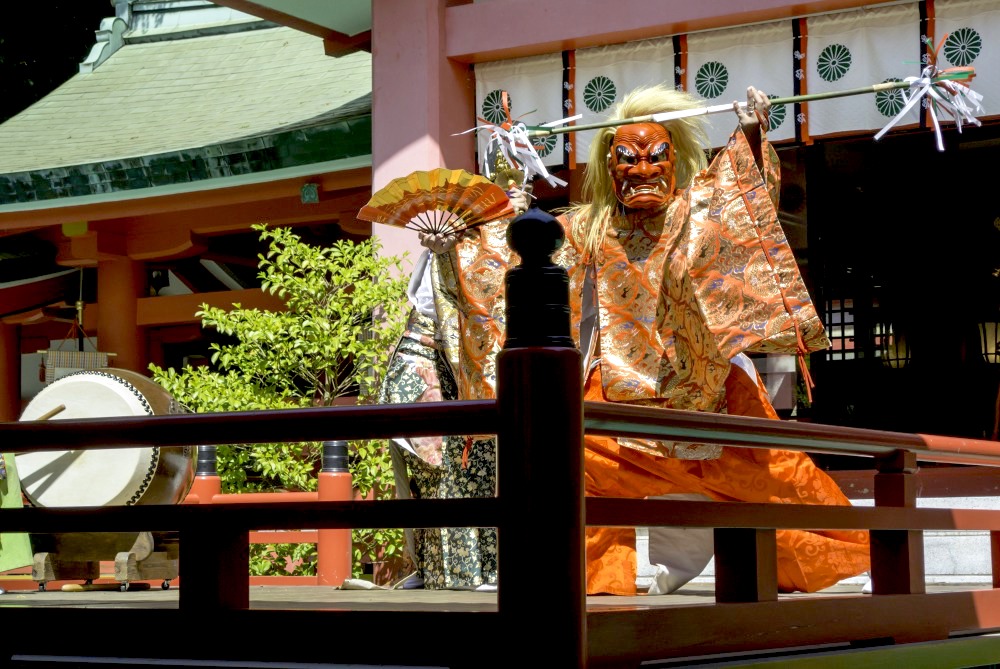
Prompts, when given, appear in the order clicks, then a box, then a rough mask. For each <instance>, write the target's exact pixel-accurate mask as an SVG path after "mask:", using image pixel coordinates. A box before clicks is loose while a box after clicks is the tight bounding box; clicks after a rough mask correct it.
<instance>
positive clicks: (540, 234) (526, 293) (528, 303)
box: [504, 207, 575, 349]
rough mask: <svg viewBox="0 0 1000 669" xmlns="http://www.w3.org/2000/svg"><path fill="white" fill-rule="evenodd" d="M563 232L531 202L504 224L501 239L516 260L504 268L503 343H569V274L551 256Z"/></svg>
mask: <svg viewBox="0 0 1000 669" xmlns="http://www.w3.org/2000/svg"><path fill="white" fill-rule="evenodd" d="M565 240H566V235H565V234H564V233H563V229H562V226H561V225H560V224H559V221H557V220H556V218H555V216H552V215H551V214H549V213H547V212H544V211H542V210H541V209H538V208H535V207H532V208H531V209H529V210H528V211H526V212H525V213H523V214H521V215H520V216H518V217H517V218H515V219H514V220H513V221H511V223H510V225H509V226H508V227H507V243H508V244H509V245H510V247H511V248H512V249H514V250H515V251H517V253H518V255H520V256H521V264H520V265H518V266H516V267H511V268H510V269H509V270H507V276H506V279H505V285H506V289H507V338H506V341H505V342H504V348H505V349H510V348H525V347H527V346H554V347H560V348H573V347H575V344H574V343H573V338H572V336H571V335H570V317H569V276H568V275H567V274H566V270H565V269H563V268H562V267H560V266H559V265H556V264H554V263H553V262H552V254H553V253H555V252H556V251H557V250H558V249H559V247H560V246H562V244H563V242H564V241H565Z"/></svg>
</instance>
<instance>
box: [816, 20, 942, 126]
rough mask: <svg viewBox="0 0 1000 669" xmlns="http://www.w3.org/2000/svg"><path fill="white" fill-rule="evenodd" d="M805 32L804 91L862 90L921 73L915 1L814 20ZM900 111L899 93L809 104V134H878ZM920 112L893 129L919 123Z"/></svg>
mask: <svg viewBox="0 0 1000 669" xmlns="http://www.w3.org/2000/svg"><path fill="white" fill-rule="evenodd" d="M806 26H807V32H808V47H807V51H808V61H809V65H808V69H807V74H806V81H807V87H808V90H807V92H808V93H827V92H831V91H843V90H848V89H851V88H861V87H863V86H871V85H873V84H878V83H882V82H885V81H890V80H902V79H903V78H905V77H915V76H919V75H920V71H921V69H922V68H923V65H922V64H921V62H920V57H921V54H922V51H921V41H920V28H921V26H920V12H919V9H918V7H917V3H915V2H914V3H912V4H906V5H894V6H891V7H880V8H865V9H861V10H854V11H849V12H841V13H837V14H826V15H822V16H813V17H810V18H809V19H807V21H806ZM902 108H903V96H902V92H901V91H887V92H882V93H877V94H874V95H873V94H862V95H852V96H849V97H841V98H830V99H826V100H817V101H813V102H810V103H807V108H806V109H805V114H806V118H807V120H808V123H809V134H810V135H811V136H813V137H818V136H820V135H827V134H831V133H838V132H850V131H874V132H877V131H878V130H881V129H882V127H883V126H884V125H885V124H886V123H888V122H889V120H890V119H892V118H893V117H894V116H895V115H896V114H897V113H898V112H899V111H900V110H901V109H902ZM919 114H920V110H919V108H917V109H913V110H911V111H910V112H909V113H908V115H907V116H906V117H905V118H904V119H903V120H902V121H901V122H900V124H899V125H897V127H900V126H907V125H913V124H916V123H919V122H920V116H919Z"/></svg>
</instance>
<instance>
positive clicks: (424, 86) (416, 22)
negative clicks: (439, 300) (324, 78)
mask: <svg viewBox="0 0 1000 669" xmlns="http://www.w3.org/2000/svg"><path fill="white" fill-rule="evenodd" d="M446 4H447V3H446V1H445V0H376V1H375V2H373V3H372V116H373V119H372V127H373V128H374V132H373V136H372V170H373V172H372V190H378V189H379V188H381V187H383V186H384V185H385V184H387V183H388V182H389V181H391V180H392V179H395V178H397V177H402V176H406V175H407V174H409V173H410V172H412V171H414V170H426V169H433V168H435V167H450V168H463V169H468V170H474V169H475V160H474V157H475V146H474V143H473V138H472V136H471V135H464V136H462V137H454V136H453V134H454V133H459V132H461V131H463V130H466V129H468V128H469V127H471V126H472V125H473V124H474V123H475V119H474V117H473V115H472V110H473V108H474V106H475V82H474V80H473V78H472V72H471V69H470V68H469V66H467V65H463V64H461V63H457V62H453V61H450V60H448V59H447V58H446V57H445V52H444V44H445V25H446V18H445V12H446V9H445V5H446ZM373 227H374V228H375V229H374V230H373V233H374V234H375V235H376V236H378V237H379V239H380V241H381V242H382V245H383V248H384V253H387V254H392V255H402V253H403V252H406V251H408V252H409V253H410V260H411V261H412V260H413V258H414V257H415V256H416V255H417V254H418V253H419V252H420V250H421V248H420V245H419V243H418V241H417V237H416V234H415V233H413V232H410V231H408V230H400V229H397V228H391V227H388V226H384V225H378V224H376V225H374V226H373Z"/></svg>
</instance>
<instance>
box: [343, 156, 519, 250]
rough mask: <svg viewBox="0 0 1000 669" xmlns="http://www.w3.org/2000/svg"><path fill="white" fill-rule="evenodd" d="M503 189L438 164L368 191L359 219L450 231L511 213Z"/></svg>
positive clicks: (467, 173)
mask: <svg viewBox="0 0 1000 669" xmlns="http://www.w3.org/2000/svg"><path fill="white" fill-rule="evenodd" d="M513 215H514V208H513V206H512V205H511V202H510V198H508V197H507V194H506V193H505V192H504V190H503V189H502V188H500V187H499V186H497V185H496V184H494V183H493V182H492V181H490V180H489V179H487V178H486V177H482V176H478V175H476V174H472V173H470V172H466V171H465V170H449V169H446V168H437V169H433V170H427V171H417V172H413V173H412V174H410V175H409V176H406V177H400V178H398V179H393V180H392V181H390V182H389V183H388V184H386V186H385V187H384V188H382V189H381V190H379V191H378V192H376V193H375V194H374V195H372V198H371V200H369V201H368V204H366V205H365V206H364V207H362V208H361V211H359V212H358V218H359V219H361V220H363V221H371V222H372V223H383V224H385V225H391V226H395V227H398V228H408V229H410V230H416V231H418V232H428V233H432V234H451V233H455V232H461V231H462V230H468V229H469V228H474V227H476V226H477V225H482V224H483V223H489V222H491V221H496V220H500V219H503V218H510V217H512V216H513Z"/></svg>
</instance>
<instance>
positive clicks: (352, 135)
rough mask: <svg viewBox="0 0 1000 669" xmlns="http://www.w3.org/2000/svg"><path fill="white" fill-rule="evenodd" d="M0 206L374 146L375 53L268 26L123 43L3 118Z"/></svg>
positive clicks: (346, 154) (363, 151) (243, 170)
mask: <svg viewBox="0 0 1000 669" xmlns="http://www.w3.org/2000/svg"><path fill="white" fill-rule="evenodd" d="M0 147H2V150H0V205H2V204H10V203H15V202H20V203H26V202H31V201H50V200H53V199H56V198H64V197H79V196H85V195H97V194H106V193H116V192H121V191H131V190H136V189H142V188H149V187H154V186H164V185H171V184H181V183H185V182H195V181H202V180H206V179H213V178H219V177H228V176H236V175H245V174H251V173H260V172H266V171H270V170H277V169H282V168H288V167H298V166H303V165H308V164H312V163H321V162H327V161H331V160H337V159H341V158H350V157H355V156H362V155H367V154H370V153H371V54H369V53H367V52H355V53H351V54H348V55H344V56H340V57H332V56H327V55H325V54H324V52H323V44H322V41H321V40H319V39H317V38H315V37H312V36H309V35H305V34H303V33H300V32H298V31H295V30H292V29H289V28H270V29H265V30H253V31H247V32H239V33H232V34H223V35H213V36H205V37H197V38H191V39H180V40H174V41H167V42H154V43H142V44H131V45H126V46H124V47H122V48H121V49H119V50H118V51H117V52H115V53H114V54H113V55H112V56H111V58H109V59H108V60H107V61H106V62H105V63H103V64H102V65H101V66H100V67H98V68H96V69H95V70H94V71H93V72H90V73H81V74H77V75H76V76H74V77H73V78H72V79H70V80H69V81H68V82H66V83H65V84H63V85H62V86H60V87H59V88H58V89H56V90H55V91H54V92H53V93H51V94H50V95H48V96H46V97H45V98H44V99H42V100H41V101H39V102H38V103H36V104H35V105H33V106H32V107H30V108H28V109H27V110H25V111H24V112H22V113H20V114H18V115H17V116H15V117H14V118H12V119H10V120H9V121H7V122H6V123H4V124H2V125H0Z"/></svg>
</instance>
